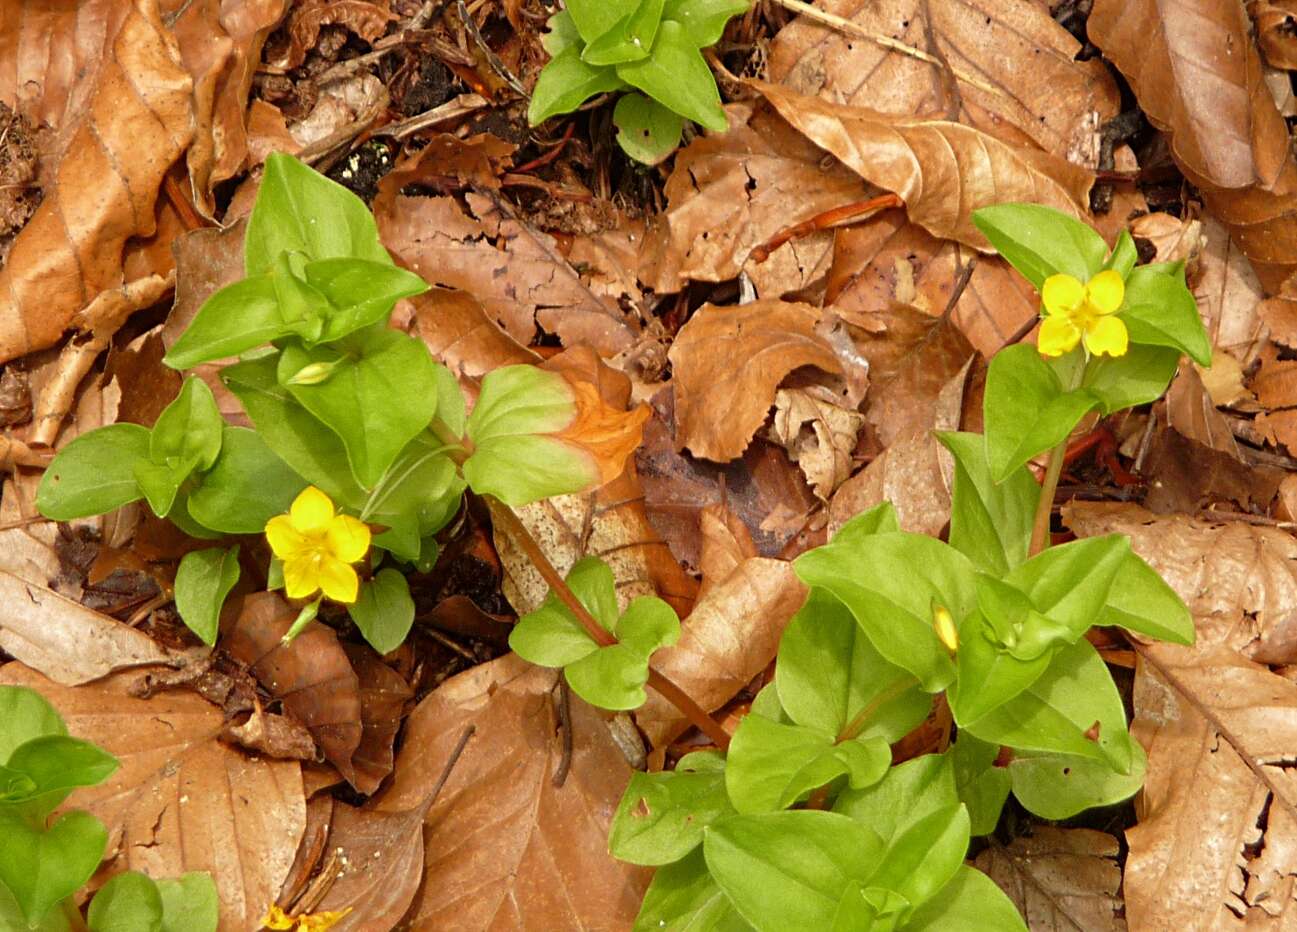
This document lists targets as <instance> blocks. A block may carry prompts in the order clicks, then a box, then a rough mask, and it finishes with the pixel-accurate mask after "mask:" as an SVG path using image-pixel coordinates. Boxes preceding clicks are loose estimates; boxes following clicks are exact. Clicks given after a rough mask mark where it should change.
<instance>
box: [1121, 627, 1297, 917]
mask: <svg viewBox="0 0 1297 932" xmlns="http://www.w3.org/2000/svg"><path fill="white" fill-rule="evenodd" d="M1140 654H1141V663H1140V664H1139V665H1138V666H1137V667H1136V676H1135V694H1134V702H1135V721H1134V724H1133V727H1132V731H1133V732H1134V735H1135V737H1136V738H1137V739H1138V740H1139V741H1140V743H1141V744H1143V745H1144V746H1145V748H1147V749H1148V777H1147V778H1146V779H1145V782H1144V790H1143V794H1142V795H1141V797H1140V799H1139V802H1138V805H1137V814H1138V816H1139V824H1138V825H1135V826H1134V827H1132V828H1130V829H1127V831H1126V838H1127V841H1128V842H1129V844H1130V853H1129V855H1128V856H1127V859H1126V875H1125V894H1126V915H1127V919H1128V921H1129V923H1130V927H1131V928H1133V929H1174V928H1184V929H1213V930H1215V929H1242V928H1245V927H1247V928H1251V927H1254V926H1255V925H1263V926H1267V927H1270V926H1272V927H1274V928H1286V927H1287V926H1289V925H1291V924H1292V922H1293V921H1294V915H1295V914H1294V909H1297V905H1295V903H1294V898H1293V896H1292V885H1293V876H1294V874H1297V859H1295V858H1294V851H1295V850H1297V777H1294V775H1293V773H1292V771H1291V769H1290V768H1289V767H1287V766H1286V765H1285V763H1286V762H1287V761H1290V760H1292V755H1293V748H1294V747H1297V686H1294V685H1293V684H1292V683H1291V682H1289V681H1288V680H1286V679H1284V678H1283V677H1281V676H1277V675H1275V674H1274V673H1271V672H1270V671H1269V670H1267V669H1266V668H1265V667H1262V666H1259V665H1257V664H1254V663H1249V662H1248V661H1246V660H1244V659H1243V658H1241V657H1239V656H1238V655H1237V654H1235V653H1234V652H1233V651H1231V650H1229V649H1227V648H1225V647H1223V646H1220V645H1216V646H1212V647H1208V648H1206V649H1202V650H1198V651H1194V650H1191V649H1189V648H1184V647H1178V646H1176V645H1172V644H1151V645H1147V646H1141V647H1140Z"/></svg>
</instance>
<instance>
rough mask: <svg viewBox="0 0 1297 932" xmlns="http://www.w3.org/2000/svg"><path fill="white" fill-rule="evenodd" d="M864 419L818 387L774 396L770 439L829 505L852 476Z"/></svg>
mask: <svg viewBox="0 0 1297 932" xmlns="http://www.w3.org/2000/svg"><path fill="white" fill-rule="evenodd" d="M864 423H865V419H864V416H863V415H861V414H860V413H859V412H856V411H852V410H850V409H849V408H847V407H845V406H843V405H842V404H841V403H840V400H839V399H837V398H835V397H834V396H833V395H832V393H831V392H829V391H828V390H827V389H824V388H822V387H820V386H811V387H810V388H781V389H779V390H778V391H777V392H775V415H774V421H773V422H772V423H771V425H770V435H771V439H773V440H774V441H775V442H776V443H778V444H780V445H781V446H782V447H783V448H784V449H785V450H787V451H788V456H789V457H790V458H791V459H792V461H793V462H794V463H796V464H797V465H798V466H800V467H801V470H802V472H803V473H804V474H805V475H806V481H807V482H809V483H810V485H811V488H813V489H814V490H815V494H816V495H818V496H819V497H820V499H821V500H823V501H828V500H829V497H830V496H831V495H832V494H833V492H834V490H835V489H837V487H838V486H840V485H841V484H842V483H843V482H844V481H845V480H846V478H847V476H849V475H851V465H852V462H851V454H852V452H853V451H854V450H855V448H856V436H857V435H858V434H859V433H860V428H861V426H862V425H863V424H864Z"/></svg>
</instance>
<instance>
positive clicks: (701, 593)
mask: <svg viewBox="0 0 1297 932" xmlns="http://www.w3.org/2000/svg"><path fill="white" fill-rule="evenodd" d="M698 524H699V535H700V536H701V538H702V555H701V559H700V560H699V561H698V562H699V570H700V571H701V574H702V578H703V581H702V585H701V586H699V588H698V597H699V598H700V599H701V598H705V597H706V595H707V591H708V590H709V589H711V588H712V587H713V586H715V585H717V584H719V583H722V582H724V581H725V580H727V579H729V578H730V576H731V574H733V573H734V571H735V570H737V569H738V568H739V567H740V566H742V565H743V563H745V562H746V561H747V560H749V559H751V558H752V557H755V556H756V555H757V548H756V545H755V544H753V542H752V535H751V533H750V532H749V531H748V528H747V525H745V524H744V523H743V520H742V519H741V518H740V517H739V516H738V515H737V514H735V513H734V512H733V511H732V510H730V508H729V507H728V506H727V504H720V503H718V504H715V505H706V506H704V507H703V508H702V509H701V510H700V511H699V513H698Z"/></svg>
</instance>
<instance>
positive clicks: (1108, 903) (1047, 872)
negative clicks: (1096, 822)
mask: <svg viewBox="0 0 1297 932" xmlns="http://www.w3.org/2000/svg"><path fill="white" fill-rule="evenodd" d="M988 840H989V841H990V847H989V848H987V849H986V850H985V851H983V852H982V853H981V854H979V855H978V856H977V859H976V860H975V861H974V862H973V863H974V864H976V865H977V867H979V868H980V869H981V870H982V871H984V872H985V873H986V874H987V876H989V877H990V878H991V879H992V880H994V881H995V882H996V883H997V884H999V885H1000V887H1001V889H1003V890H1004V892H1005V893H1007V894H1008V895H1009V899H1011V900H1013V904H1014V905H1015V906H1017V907H1018V912H1019V913H1021V914H1022V917H1023V919H1024V920H1026V923H1027V927H1028V928H1029V929H1031V930H1032V932H1073V930H1082V932H1125V929H1126V921H1125V919H1124V918H1122V916H1121V912H1122V902H1121V895H1120V894H1119V893H1118V890H1119V889H1120V888H1121V868H1120V867H1118V866H1117V853H1118V851H1119V850H1120V846H1119V845H1118V844H1117V839H1115V838H1113V837H1112V836H1111V835H1109V834H1107V833H1106V832H1096V831H1094V830H1092V829H1087V828H1055V827H1053V826H1052V825H1034V826H1032V829H1031V834H1030V835H1024V836H1021V837H1019V838H1015V839H1014V840H1013V841H1012V842H1011V843H1010V844H1008V845H1002V844H1000V843H999V841H997V840H996V839H995V836H990V838H989V839H988ZM1137 928H1138V927H1137Z"/></svg>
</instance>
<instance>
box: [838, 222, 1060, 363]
mask: <svg viewBox="0 0 1297 932" xmlns="http://www.w3.org/2000/svg"><path fill="white" fill-rule="evenodd" d="M971 257H972V250H971V249H969V248H968V247H966V246H961V245H960V244H959V243H956V242H953V241H951V240H943V239H937V238H936V237H934V236H932V235H931V234H929V233H927V232H925V231H924V230H923V228H922V227H920V226H918V225H917V224H914V223H910V222H909V220H908V219H907V218H906V216H905V212H904V211H903V210H895V211H892V210H889V211H886V212H884V213H882V214H879V215H878V216H877V217H875V218H874V219H872V220H870V221H869V222H867V223H863V224H859V225H857V226H854V227H851V228H849V229H845V230H840V231H838V235H837V241H836V243H835V244H834V255H833V266H832V268H831V269H830V271H829V278H828V287H827V291H826V293H825V301H826V302H828V303H831V304H832V305H833V307H834V308H835V309H836V310H837V311H838V313H840V314H842V315H843V317H845V318H847V319H848V320H850V319H852V317H853V316H854V315H855V314H859V313H870V312H873V311H876V310H877V309H878V308H879V307H880V306H884V305H888V304H892V303H898V304H912V305H914V306H915V307H917V308H918V309H919V310H921V311H923V312H924V313H925V314H928V315H929V316H932V317H936V316H938V315H940V314H942V313H943V312H944V311H945V308H946V305H947V304H948V303H949V301H950V298H951V294H952V290H953V289H954V287H955V282H956V281H957V280H958V279H959V276H960V271H961V270H962V269H963V267H964V265H965V264H967V262H968V261H969V259H970V258H971ZM1039 309H1040V299H1039V298H1038V297H1037V295H1036V290H1035V289H1034V288H1032V287H1031V284H1030V283H1029V282H1028V281H1027V280H1026V279H1025V278H1023V277H1022V276H1021V275H1019V274H1018V273H1017V272H1016V271H1014V269H1013V268H1012V267H1011V266H1010V265H1009V264H1008V263H1007V262H1005V261H1004V260H1003V259H1001V258H1000V257H999V256H980V257H979V258H978V260H977V266H976V267H975V268H974V269H973V274H972V277H971V278H970V279H969V281H968V285H967V287H965V289H964V292H963V294H961V295H960V296H959V301H958V303H956V305H955V307H954V309H953V310H952V312H951V316H952V318H953V320H954V321H955V324H956V325H957V326H958V327H959V330H960V332H961V333H963V334H964V336H965V337H966V338H967V339H968V341H969V342H970V343H971V344H972V345H973V347H974V348H975V349H977V350H978V351H979V352H981V353H982V354H983V355H984V356H987V357H990V356H992V355H994V354H995V353H996V352H998V351H999V350H1000V349H1002V348H1003V347H1004V346H1005V344H1007V343H1008V342H1009V341H1010V340H1011V339H1012V338H1013V336H1014V335H1015V334H1017V333H1018V332H1019V331H1020V329H1021V328H1022V326H1023V325H1024V324H1026V323H1027V322H1028V321H1031V320H1033V319H1034V318H1035V317H1036V316H1037V314H1038V313H1039Z"/></svg>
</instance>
